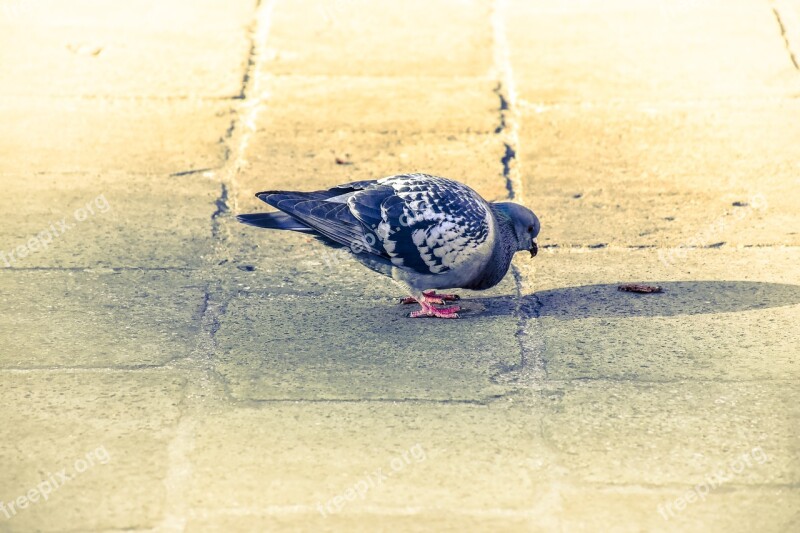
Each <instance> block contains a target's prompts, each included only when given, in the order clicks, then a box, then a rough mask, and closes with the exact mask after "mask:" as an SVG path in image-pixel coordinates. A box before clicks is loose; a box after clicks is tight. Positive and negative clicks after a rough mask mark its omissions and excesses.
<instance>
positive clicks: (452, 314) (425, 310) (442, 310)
mask: <svg viewBox="0 0 800 533" xmlns="http://www.w3.org/2000/svg"><path fill="white" fill-rule="evenodd" d="M419 305H420V306H421V309H420V310H419V311H413V312H411V313H409V314H408V316H409V317H410V318H423V317H436V318H459V316H458V312H459V311H461V308H460V307H458V306H457V305H454V306H451V307H434V306H433V305H432V304H430V303H428V302H426V301H424V300H423V301H421V302H419Z"/></svg>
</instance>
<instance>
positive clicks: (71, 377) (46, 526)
mask: <svg viewBox="0 0 800 533" xmlns="http://www.w3.org/2000/svg"><path fill="white" fill-rule="evenodd" d="M0 379H1V380H2V382H3V387H2V388H0V398H2V404H3V405H5V406H13V408H9V409H5V413H4V417H5V420H4V423H3V424H2V425H1V426H0V436H1V438H0V466H2V468H1V470H2V472H3V475H2V482H0V501H3V502H5V504H6V508H8V504H9V502H11V501H15V500H16V499H17V498H19V497H21V496H27V495H28V494H30V491H31V490H32V489H37V490H39V489H40V490H41V492H40V494H42V493H44V492H46V491H47V490H48V488H47V487H46V486H42V485H41V483H43V482H47V481H50V482H51V486H52V487H53V490H52V491H51V493H50V494H49V496H48V497H47V498H46V499H44V498H43V497H41V496H35V495H34V497H33V498H32V499H31V501H28V502H27V504H26V505H27V507H26V508H17V511H18V512H17V513H16V514H14V513H13V512H11V511H9V515H10V516H9V517H6V516H5V514H4V513H3V512H2V511H0V524H2V526H0V527H2V528H3V531H34V530H35V531H64V529H65V526H66V527H68V528H69V529H72V530H83V531H88V530H104V529H109V530H110V529H137V528H149V527H153V526H155V525H156V524H157V523H158V521H159V520H160V519H161V515H162V512H163V509H164V499H165V494H166V491H165V488H164V485H163V484H162V479H163V478H164V477H165V475H166V472H167V469H168V465H169V460H170V457H169V455H168V445H169V441H170V439H171V437H172V434H173V431H174V426H175V425H176V423H177V419H178V416H179V404H180V401H181V396H182V391H183V386H184V384H185V380H184V379H183V378H181V377H179V376H175V375H168V374H157V373H152V372H138V373H121V372H108V373H97V372H90V373H86V372H79V373H64V372H46V371H37V372H28V373H19V372H14V373H11V372H8V371H1V372H0ZM59 473H61V474H63V475H65V476H67V477H68V479H66V480H64V478H62V476H61V475H59ZM33 500H37V501H33Z"/></svg>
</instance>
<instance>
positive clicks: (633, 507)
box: [559, 485, 800, 533]
mask: <svg viewBox="0 0 800 533" xmlns="http://www.w3.org/2000/svg"><path fill="white" fill-rule="evenodd" d="M700 490H701V491H704V489H702V488H701V489H700ZM692 492H694V493H695V494H697V496H695V497H694V498H693V500H692V501H691V502H689V501H687V500H686V499H685V498H686V496H687V494H691V493H692ZM559 496H560V497H561V500H560V501H561V503H562V507H561V510H562V512H561V513H560V515H559V516H560V517H561V521H560V526H561V527H562V528H563V530H565V531H579V532H580V531H586V532H592V531H598V530H603V531H614V532H638V531H677V532H698V533H700V532H704V531H731V532H742V533H746V532H748V531H753V530H758V531H794V530H795V529H797V526H798V525H800V522H799V521H798V519H800V515H798V513H797V508H798V504H799V503H800V492H798V490H797V489H795V488H749V487H741V486H737V487H732V486H730V485H729V486H727V487H724V486H723V487H720V488H719V489H716V490H714V491H713V492H709V494H708V495H706V496H705V498H704V499H701V497H700V496H699V493H698V492H696V490H695V488H694V486H685V487H675V488H670V489H652V488H645V487H639V486H636V487H619V486H611V487H603V486H598V485H582V486H581V485H572V486H566V487H564V488H563V489H562V490H561V491H560V492H559ZM678 498H684V500H682V501H683V504H682V505H681V507H682V510H680V509H678V507H676V505H675V502H676V500H677V499H678ZM690 498H691V496H690ZM668 504H671V505H672V507H671V508H667V505H668ZM659 506H661V507H660V509H661V511H660V510H659ZM670 511H672V512H670ZM662 512H663V514H662ZM665 517H666V518H665Z"/></svg>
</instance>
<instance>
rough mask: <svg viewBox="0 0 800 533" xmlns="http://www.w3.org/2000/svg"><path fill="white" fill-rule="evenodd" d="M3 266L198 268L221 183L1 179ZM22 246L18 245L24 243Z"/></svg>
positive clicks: (107, 176) (207, 251)
mask: <svg viewBox="0 0 800 533" xmlns="http://www.w3.org/2000/svg"><path fill="white" fill-rule="evenodd" d="M3 180H4V184H5V191H6V194H5V195H3V196H2V198H0V254H2V255H0V268H28V269H30V268H120V267H123V268H160V269H165V268H171V267H172V268H177V269H188V268H200V267H202V266H205V265H207V264H209V262H210V261H212V260H213V257H214V252H215V245H216V244H215V239H214V234H213V228H212V222H213V217H214V216H216V215H215V213H216V212H217V210H218V208H217V206H216V201H217V200H218V199H219V198H220V197H221V195H222V186H221V184H220V183H218V182H216V181H213V180H211V179H207V178H203V177H200V176H197V175H186V176H164V175H135V174H134V175H129V174H126V173H121V172H114V173H97V174H94V173H90V174H83V173H80V174H64V173H55V174H51V173H47V174H37V175H34V176H31V175H30V174H23V173H17V174H13V175H8V176H5V177H4V178H3ZM20 248H21V249H20Z"/></svg>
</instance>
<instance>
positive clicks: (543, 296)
mask: <svg viewBox="0 0 800 533" xmlns="http://www.w3.org/2000/svg"><path fill="white" fill-rule="evenodd" d="M647 284H648V285H658V286H660V287H662V288H663V292H661V293H652V294H637V293H629V292H622V291H619V290H618V289H617V287H618V285H616V284H602V285H582V286H579V287H563V288H558V289H548V290H544V291H538V292H536V293H534V294H531V295H528V296H525V297H523V298H522V299H521V301H520V300H516V299H514V298H512V297H508V296H502V297H499V296H498V297H491V298H472V299H469V300H466V301H467V302H470V301H471V302H475V303H477V304H480V305H481V306H483V307H485V310H483V311H482V312H479V313H470V312H468V313H465V315H464V318H469V316H470V315H471V316H473V317H477V316H478V315H480V316H502V315H509V314H514V313H515V312H518V313H519V314H521V315H522V316H523V317H525V318H532V317H548V318H553V319H557V320H576V319H581V318H615V317H658V316H667V317H668V316H681V315H703V314H711V313H737V312H741V311H750V310H754V309H768V308H771V307H783V306H788V305H795V304H798V303H800V285H791V284H785V283H764V282H756V281H656V282H651V281H648V282H647Z"/></svg>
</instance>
